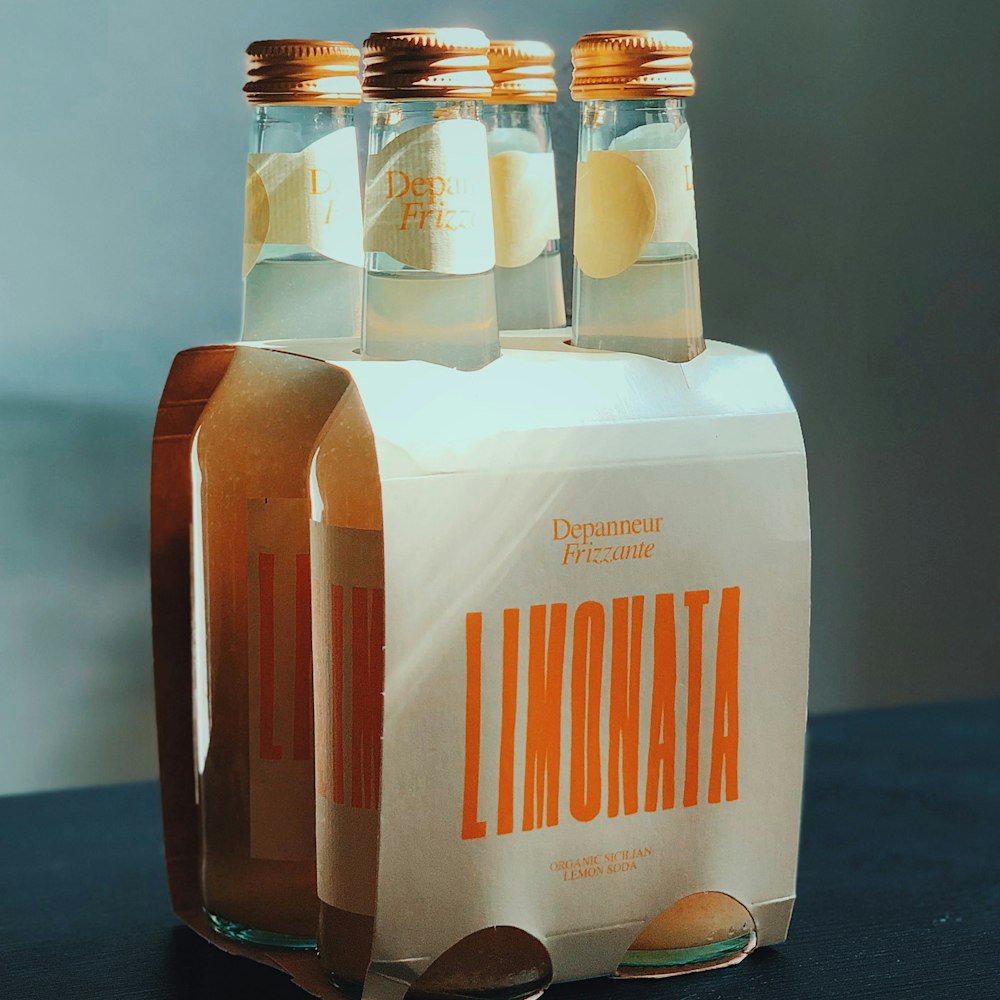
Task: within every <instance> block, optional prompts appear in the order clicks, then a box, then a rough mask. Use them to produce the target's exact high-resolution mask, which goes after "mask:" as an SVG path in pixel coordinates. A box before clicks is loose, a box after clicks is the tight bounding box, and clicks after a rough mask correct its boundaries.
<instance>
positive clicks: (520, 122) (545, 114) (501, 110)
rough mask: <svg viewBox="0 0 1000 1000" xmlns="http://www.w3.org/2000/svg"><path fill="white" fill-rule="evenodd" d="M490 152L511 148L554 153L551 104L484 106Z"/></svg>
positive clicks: (528, 151) (492, 153)
mask: <svg viewBox="0 0 1000 1000" xmlns="http://www.w3.org/2000/svg"><path fill="white" fill-rule="evenodd" d="M483 124H484V125H485V126H486V134H487V142H488V144H489V150H490V156H493V155H494V154H495V153H502V152H505V151H507V150H520V151H522V152H525V153H551V152H552V127H551V125H550V123H549V106H548V105H547V104H487V105H485V106H484V107H483Z"/></svg>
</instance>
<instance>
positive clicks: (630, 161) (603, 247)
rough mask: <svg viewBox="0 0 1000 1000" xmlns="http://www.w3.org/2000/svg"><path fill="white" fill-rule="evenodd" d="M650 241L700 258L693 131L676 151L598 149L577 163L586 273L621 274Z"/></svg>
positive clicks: (579, 255) (579, 252) (580, 256)
mask: <svg viewBox="0 0 1000 1000" xmlns="http://www.w3.org/2000/svg"><path fill="white" fill-rule="evenodd" d="M650 243H656V244H665V243H670V244H682V245H683V244H686V245H687V246H689V247H690V248H691V253H692V254H694V255H696V256H697V253H698V227H697V222H696V218H695V204H694V175H693V173H692V167H691V136H690V133H687V134H686V135H685V136H684V138H683V139H682V140H681V142H680V143H679V144H678V145H677V146H676V147H675V148H673V149H615V150H594V151H592V152H591V153H589V154H588V156H587V159H586V161H582V162H581V163H579V164H578V165H577V183H576V221H575V232H574V243H573V253H574V254H575V256H576V259H577V263H578V264H579V265H580V269H581V270H582V271H583V273H584V274H586V275H587V276H588V277H590V278H610V277H613V276H614V275H616V274H621V272H622V271H625V270H627V269H628V268H629V267H631V266H632V265H633V264H634V263H635V262H636V261H637V260H638V259H639V257H641V256H642V254H643V252H644V251H645V249H646V247H647V246H648V245H649V244H650Z"/></svg>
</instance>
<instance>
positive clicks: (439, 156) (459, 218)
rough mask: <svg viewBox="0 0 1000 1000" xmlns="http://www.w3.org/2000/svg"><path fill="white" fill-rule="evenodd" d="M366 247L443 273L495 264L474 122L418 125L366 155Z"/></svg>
mask: <svg viewBox="0 0 1000 1000" xmlns="http://www.w3.org/2000/svg"><path fill="white" fill-rule="evenodd" d="M365 250H369V251H380V252H382V253H387V254H389V255H390V256H391V257H393V258H395V259H396V260H398V261H401V262H402V263H403V264H408V265H409V266H410V267H415V268H419V269H421V270H423V271H437V272H439V273H441V274H480V273H482V272H483V271H489V270H490V269H491V268H492V267H493V265H494V261H495V252H494V246H493V212H492V207H491V203H490V172H489V166H488V159H487V152H486V130H485V128H484V127H483V125H482V124H481V123H480V122H476V121H470V120H469V119H465V118H455V119H449V120H446V121H439V122H434V123H432V124H430V125H421V126H420V127H418V128H414V129H410V131H408V132H404V133H403V134H402V135H400V136H398V137H397V138H395V139H393V140H392V142H390V143H389V144H388V145H387V146H386V147H385V148H384V149H383V150H382V151H381V152H379V153H375V154H373V155H372V156H370V157H369V158H368V170H367V179H366V182H365Z"/></svg>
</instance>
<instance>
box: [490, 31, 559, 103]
mask: <svg viewBox="0 0 1000 1000" xmlns="http://www.w3.org/2000/svg"><path fill="white" fill-rule="evenodd" d="M554 59H555V53H554V52H553V51H552V48H551V46H548V45H546V44H545V42H532V41H517V42H512V41H503V42H495V41H491V42H490V51H489V60H490V77H491V78H492V80H493V95H492V96H491V97H490V99H489V100H490V104H551V103H552V102H553V101H555V99H556V97H557V96H558V93H559V91H558V89H557V87H556V81H555V76H556V71H555V67H554V66H553V65H552V62H553V60H554Z"/></svg>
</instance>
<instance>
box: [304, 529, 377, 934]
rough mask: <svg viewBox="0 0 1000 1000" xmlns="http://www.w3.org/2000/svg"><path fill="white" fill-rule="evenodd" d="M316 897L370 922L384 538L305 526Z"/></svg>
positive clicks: (374, 867)
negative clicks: (309, 557) (312, 651)
mask: <svg viewBox="0 0 1000 1000" xmlns="http://www.w3.org/2000/svg"><path fill="white" fill-rule="evenodd" d="M311 537H312V546H311V548H312V553H313V559H314V569H313V581H314V582H313V588H314V593H313V603H314V609H315V612H316V618H315V624H314V644H315V648H316V657H315V666H314V670H315V692H316V703H315V704H316V707H315V713H316V715H315V722H316V733H317V740H316V765H317V766H316V864H317V880H318V888H319V897H320V899H322V900H323V902H325V903H328V904H329V905H330V906H336V907H338V908H339V909H342V910H349V911H350V912H352V913H363V914H366V915H368V916H373V915H374V913H375V886H376V871H377V862H378V804H379V791H380V780H381V767H382V755H381V741H382V686H383V677H384V669H383V664H384V651H383V645H384V642H385V638H384V637H385V597H384V593H385V592H384V589H383V569H382V535H381V533H380V532H377V531H367V530H361V529H356V528H340V527H334V526H331V525H325V524H319V523H317V522H315V521H313V522H312V526H311Z"/></svg>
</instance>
